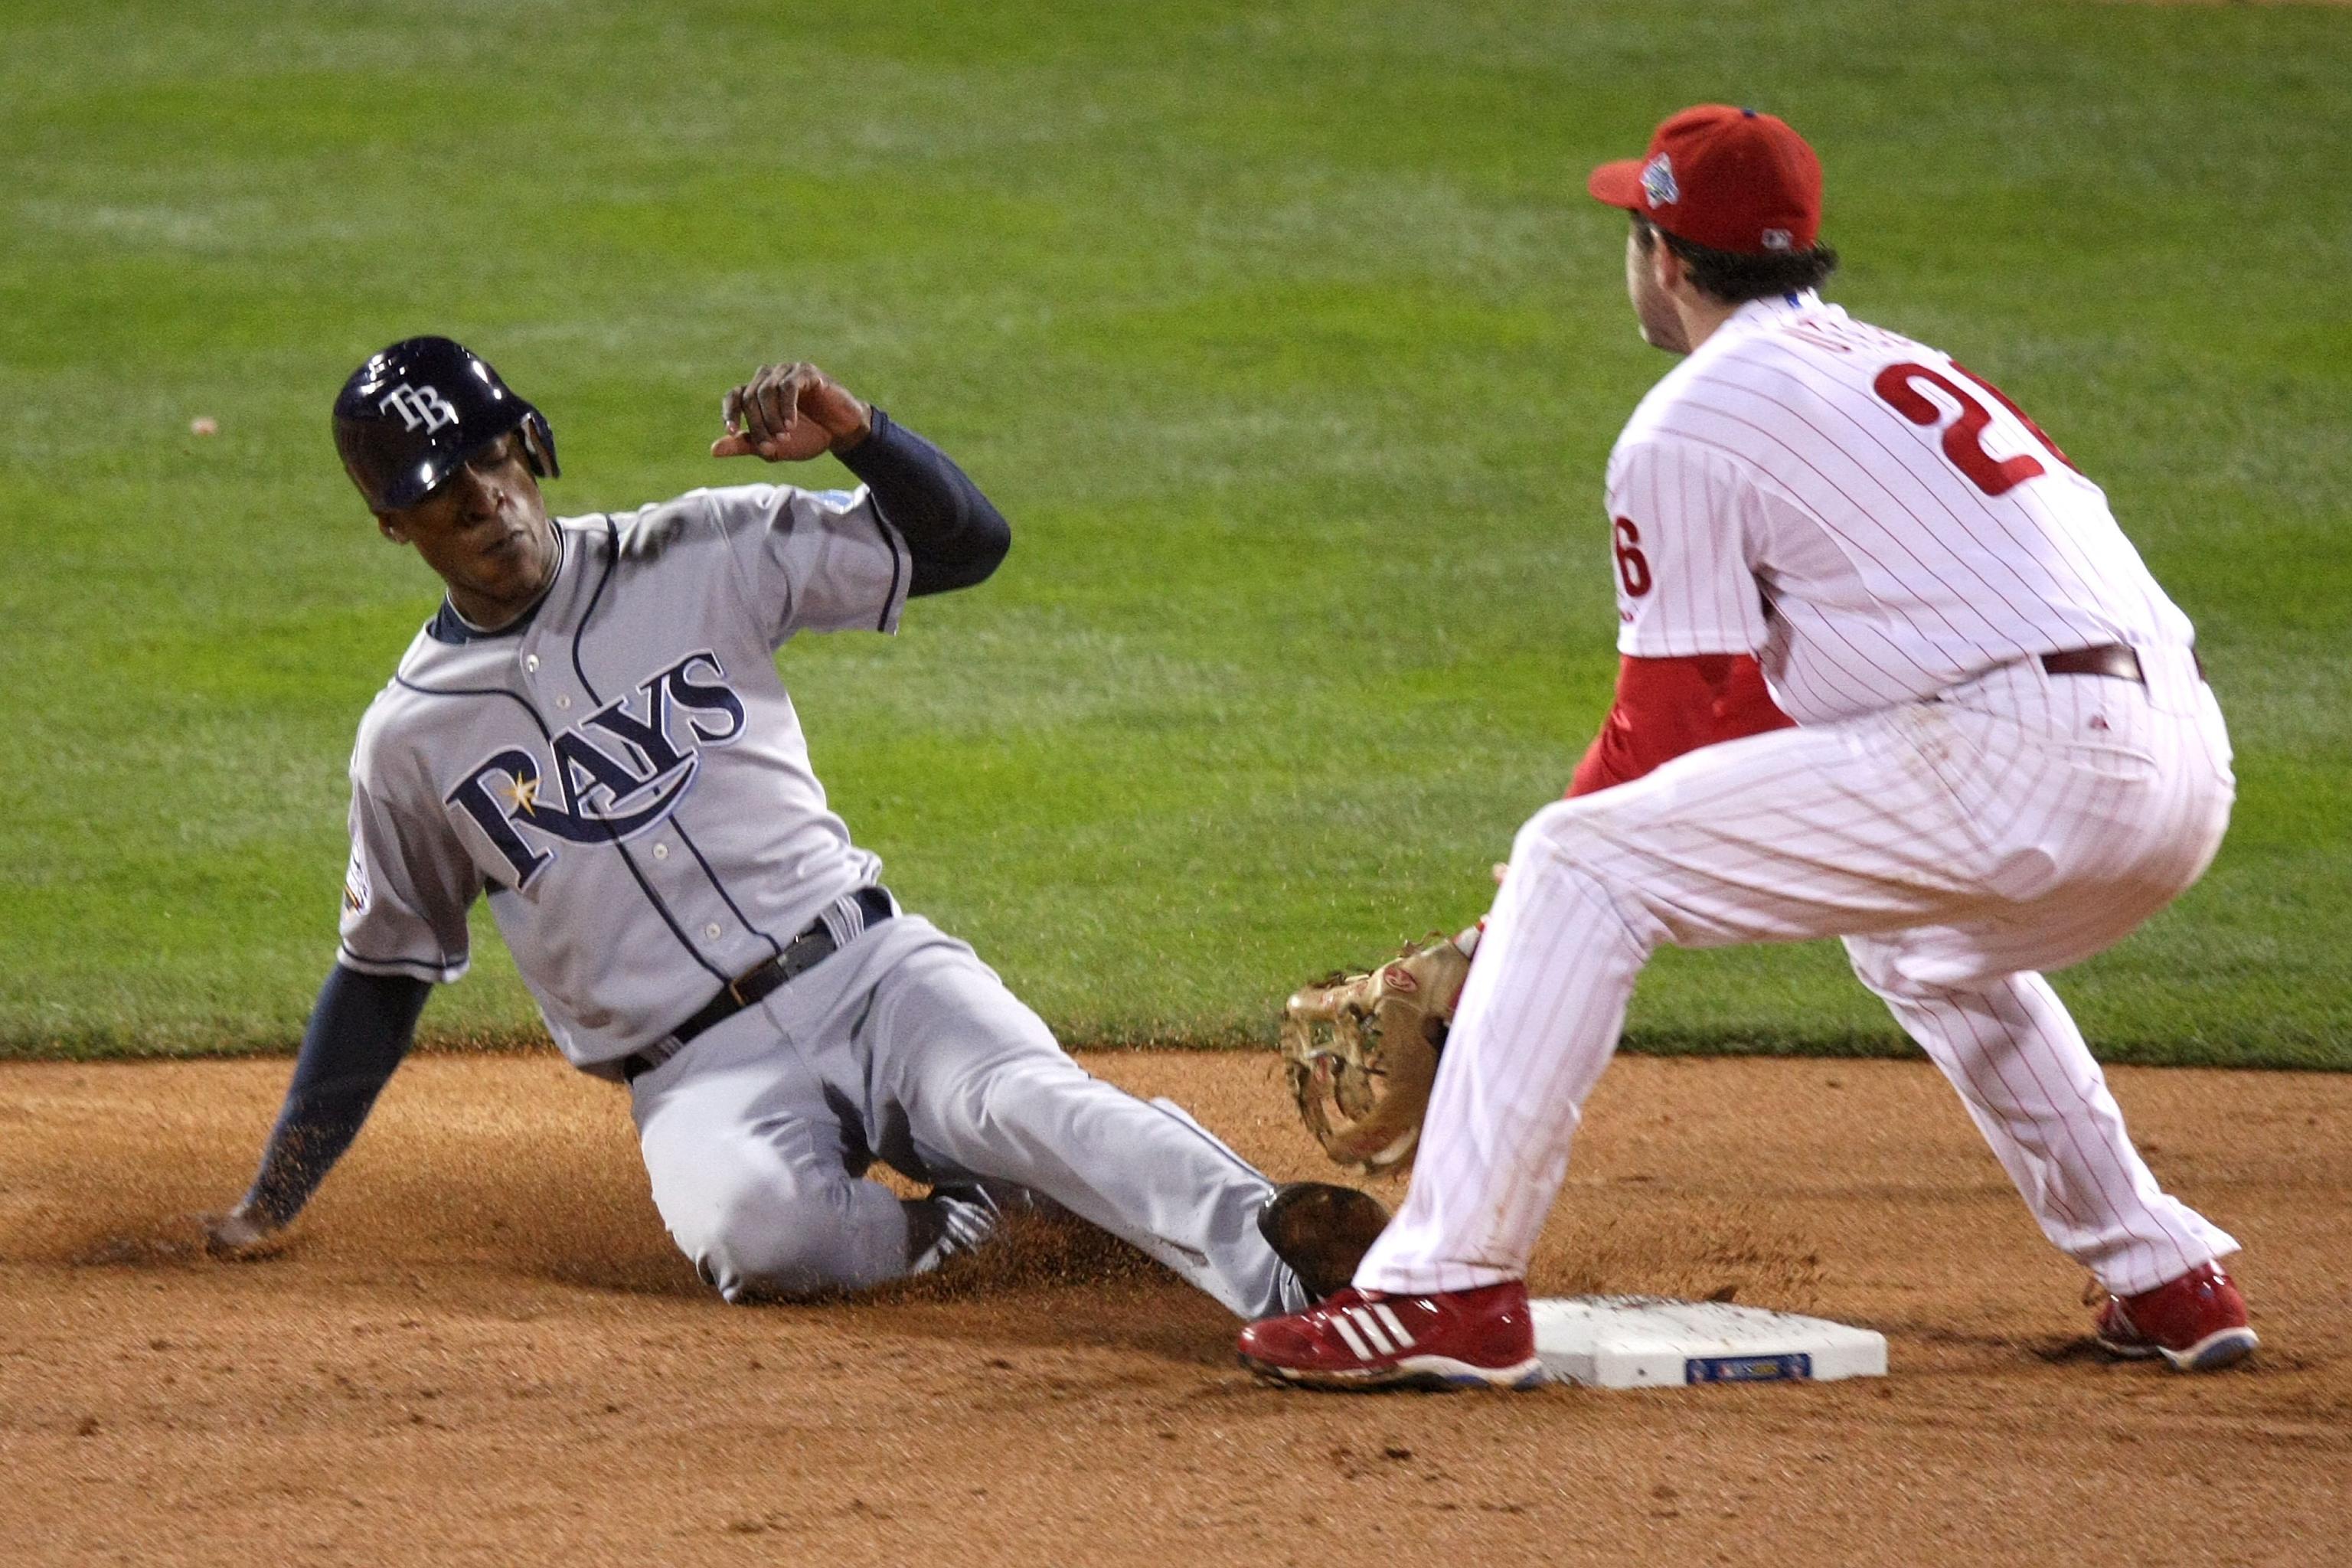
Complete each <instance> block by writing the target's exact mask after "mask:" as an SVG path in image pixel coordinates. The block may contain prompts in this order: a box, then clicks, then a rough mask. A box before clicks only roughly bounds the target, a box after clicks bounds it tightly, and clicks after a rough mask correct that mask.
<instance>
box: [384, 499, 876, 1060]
mask: <svg viewBox="0 0 2352 1568" xmlns="http://www.w3.org/2000/svg"><path fill="white" fill-rule="evenodd" d="M557 526H558V531H559V533H560V535H561V538H562V564H561V565H560V566H559V568H558V569H557V574H556V580H555V583H554V585H553V586H552V587H551V589H550V590H549V592H548V595H547V597H546V598H545V599H544V600H543V601H542V602H541V605H540V606H539V609H538V611H537V613H536V614H535V615H534V616H532V618H531V621H530V625H529V626H526V627H524V628H523V629H522V630H521V632H520V634H515V633H511V632H510V633H508V634H505V635H501V636H499V637H477V636H473V635H471V634H470V633H469V632H468V631H467V628H466V627H465V626H464V625H463V623H462V622H459V621H458V620H457V617H456V616H454V615H453V614H450V613H447V612H446V611H445V613H444V614H443V615H442V616H439V617H438V618H436V620H435V621H434V622H433V623H432V624H431V625H430V626H427V627H426V628H425V630H424V631H422V632H420V633H419V634H418V635H417V637H416V640H415V643H413V644H412V645H411V646H410V647H409V649H408V652H407V654H406V656H405V657H404V658H403V659H402V660H401V663H400V669H399V673H398V674H397V675H396V676H394V679H393V680H392V682H391V684H390V685H388V686H387V687H385V688H384V689H383V693H382V694H381V695H380V696H379V697H378V698H377V699H376V700H375V703H374V705H373V707H372V708H371V709H370V710H368V713H367V716H366V718H365V719H364V720H363V721H362V723H361V725H360V731H359V740H358V743H357V745H356V747H355V748H354V750H353V752H352V814H351V828H352V860H351V868H350V874H349V878H348V881H347V884H346V887H345V889H344V900H343V921H342V951H341V959H340V961H341V963H344V964H345V965H347V966H349V967H351V968H353V969H357V970H361V971H362V972H364V973H399V974H412V975H415V976H418V977H420V978H423V979H427V980H434V981H448V980H454V979H456V978H457V976H458V975H459V974H461V973H464V972H465V969H466V964H467V932H466V911H467V907H468V906H469V905H470V904H471V903H472V902H473V900H474V896H475V894H476V893H477V892H483V891H486V892H487V893H488V895H489V900H490V910H491V912H492V913H493V915H495V916H496V918H497V920H498V923H499V934H500V935H501V936H503V937H504V938H505V940H506V942H507V945H508V947H509V949H511V950H512V952H513V953H514V956H515V962H516V965H517V967H518V968H520V970H521V972H522V974H523V978H524V980H525V981H526V983H527V984H529V985H530V989H531V992H532V994H533V995H534V996H535V997H536V998H537V999H538V1001H539V1004H540V1006H541V1010H542V1011H543V1012H544V1013H545V1015H546V1017H547V1023H548V1027H549V1030H550V1032H551V1033H552V1034H553V1036H554V1037H555V1041H556V1044H557V1045H558V1046H559V1047H562V1051H563V1053H564V1055H565V1056H566V1057H567V1058H570V1059H571V1060H572V1063H573V1064H574V1065H576V1066H579V1067H582V1068H590V1069H592V1070H593V1069H595V1068H600V1067H605V1066H606V1065H607V1064H610V1063H612V1062H614V1061H615V1060H617V1059H618V1058H621V1057H624V1056H626V1055H627V1054H628V1053H629V1052H631V1051H632V1050H634V1049H635V1048H637V1047H641V1046H644V1045H645V1044H646V1043H647V1042H648V1041H651V1040H654V1039H657V1038H659V1037H661V1036H663V1035H664V1034H665V1033H667V1031H668V1030H669V1029H670V1028H671V1027H672V1026H675V1025H677V1023H678V1022H680V1021H681V1020H682V1019H683V1018H684V1017H685V1016H687V1015H688V1014H690V1013H692V1012H693V1011H694V1010H695V1008H696V1007H697V1006H698V1005H700V1004H701V1002H702V1001H703V999H704V998H706V997H708V996H709V995H710V994H712V993H713V992H715V991H716V990H718V989H719V987H721V986H723V985H725V984H727V983H728V982H729V981H730V980H731V979H733V978H734V977H735V976H736V975H738V974H740V973H744V972H745V971H746V970H749V969H751V968H752V967H753V966H754V965H756V964H758V963H761V962H762V961H763V960H766V959H768V958H771V957H772V956H774V955H775V954H776V953H778V952H781V951H782V946H783V944H784V943H786V942H790V941H791V940H792V938H793V935H794V933H796V932H798V931H801V930H802V929H803V927H805V926H806V925H808V923H809V922H810V921H812V920H813V919H814V918H815V917H816V915H817V914H818V912H819V911H820V910H824V909H825V908H826V907H827V906H828V905H830V904H832V903H834V902H835V900H838V899H839V898H841V896H842V895H843V894H845V893H847V892H850V891H853V890H855V889H858V888H861V887H865V886H867V885H869V884H871V883H872V882H874V881H875V880H876V879H877V876H878V874H879V868H880V862H879V861H878V860H877V859H876V858H875V857H874V856H872V855H869V854H867V853H866V852H865V851H864V850H861V849H859V848H857V847H856V846H855V845H853V844H852V843H851V842H850V838H849V833H848V830H847V828H846V827H845V826H843V824H842V821H841V819H840V818H839V817H838V816H835V815H834V813H833V812H832V811H831V810H830V809H829V808H828V807H827V806H826V804H825V796H824V786H823V785H822V784H819V783H818V782H817V778H816V775H815V773H814V772H812V771H811V769H810V767H809V759H808V747H807V744H806V742H804V740H803V737H802V733H801V724H800V718H799V715H798V714H797V713H796V712H795V711H794V710H793V701H792V698H791V696H790V695H789V694H788V693H787V692H786V691H785V689H784V686H783V682H782V680H781V679H778V676H777V673H776V668H775V662H774V658H773V654H774V650H775V649H776V648H777V647H780V646H782V643H783V642H784V641H785V640H786V639H788V638H789V637H792V636H793V634H794V633H795V632H800V631H837V630H843V629H847V628H852V627H862V628H865V629H867V630H875V631H885V632H887V631H892V630H895V629H896V627H897V625H898V613H899V610H900V608H901V606H902V605H904V604H905V602H906V592H907V583H908V556H907V550H906V546H905V544H904V543H903V542H901V541H900V540H899V538H898V533H897V532H896V531H894V530H893V529H892V528H891V527H890V525H889V524H888V523H887V522H886V521H883V519H882V517H881V515H880V513H879V512H878V511H877V509H876V507H875V506H874V504H873V501H872V500H871V499H870V497H869V496H868V494H867V492H866V491H864V490H862V489H861V490H859V491H857V492H856V493H855V494H844V493H841V492H838V491H834V492H825V493H814V492H811V491H807V490H801V489H791V488H789V487H779V486H772V485H746V486H741V487H738V488H733V489H708V490H696V491H694V492H692V493H691V494H688V495H685V496H681V497H679V498H678V499H677V500H672V501H668V502H666V503H663V504H661V505H657V506H648V507H646V508H645V509H643V510H640V511H638V512H636V513H635V515H625V516H620V517H614V516H599V517H589V518H580V519H569V520H564V521H561V522H559V523H558V525H557Z"/></svg>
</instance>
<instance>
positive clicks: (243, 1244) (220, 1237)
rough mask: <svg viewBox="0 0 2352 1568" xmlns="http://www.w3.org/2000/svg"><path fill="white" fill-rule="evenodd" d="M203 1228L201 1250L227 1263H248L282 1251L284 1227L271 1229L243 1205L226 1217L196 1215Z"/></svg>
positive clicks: (285, 1230)
mask: <svg viewBox="0 0 2352 1568" xmlns="http://www.w3.org/2000/svg"><path fill="white" fill-rule="evenodd" d="M197 1218H198V1220H199V1221H200V1222H201V1223H202V1224H203V1226H204V1227H205V1251H206V1252H208V1253H210V1254H212V1255H213V1256H214V1257H215V1258H220V1259H221V1260H222V1261H224V1262H228V1263H250V1262H253V1261H255V1260H257V1259H259V1258H272V1257H275V1256H277V1255H278V1253H280V1252H282V1251H284V1250H285V1248H286V1237H287V1229H288V1227H287V1226H282V1225H281V1226H273V1225H270V1224H268V1222H266V1221H264V1220H263V1219H262V1218H261V1217H260V1216H259V1215H255V1214H253V1213H251V1212H250V1211H248V1210H247V1208H246V1206H245V1205H243V1204H239V1205H237V1206H236V1207H235V1208H233V1209H231V1210H229V1211H228V1213H226V1214H208V1215H198V1216H197Z"/></svg>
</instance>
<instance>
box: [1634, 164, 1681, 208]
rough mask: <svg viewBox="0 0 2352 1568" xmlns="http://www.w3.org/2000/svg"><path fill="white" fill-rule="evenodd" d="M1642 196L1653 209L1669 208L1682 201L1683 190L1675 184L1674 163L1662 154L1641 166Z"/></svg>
mask: <svg viewBox="0 0 2352 1568" xmlns="http://www.w3.org/2000/svg"><path fill="white" fill-rule="evenodd" d="M1642 195H1643V196H1645V197H1647V198H1648V199H1649V203H1650V205H1652V206H1654V207H1670V206H1672V205H1675V203H1676V202H1678V201H1680V200H1682V199H1683V188H1682V186H1680V185H1678V184H1675V161H1674V160H1673V159H1672V158H1669V157H1667V156H1666V155H1665V154H1664V153H1659V154H1658V155H1657V156H1656V157H1654V158H1653V159H1651V160H1650V161H1649V162H1648V163H1644V164H1643V165H1642Z"/></svg>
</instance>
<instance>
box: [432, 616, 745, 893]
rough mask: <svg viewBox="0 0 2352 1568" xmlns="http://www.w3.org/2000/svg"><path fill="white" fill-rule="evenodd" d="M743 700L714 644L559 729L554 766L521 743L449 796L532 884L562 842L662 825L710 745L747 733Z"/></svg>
mask: <svg viewBox="0 0 2352 1568" xmlns="http://www.w3.org/2000/svg"><path fill="white" fill-rule="evenodd" d="M743 724H744V718H743V700H742V699H741V698H740V697H738V696H736V695H735V692H734V689H732V688H730V686H728V684H727V671H726V670H725V669H724V668H720V666H719V656H718V655H717V654H714V653H712V652H711V651H710V650H709V649H708V648H705V649H703V650H702V651H701V652H698V653H690V654H688V655H687V656H686V657H685V658H682V659H679V660H678V661H677V663H676V664H673V665H671V666H670V667H669V668H667V669H662V670H656V672H655V673H654V674H652V675H650V676H647V677H646V679H644V680H643V681H640V682H639V683H638V685H637V689H635V691H633V692H631V693H630V694H629V695H628V696H626V697H623V698H618V699H615V700H613V701H611V702H608V703H606V704H605V705H604V707H602V708H600V709H598V710H596V711H595V712H593V713H591V714H589V715H588V717H586V718H585V719H583V720H581V721H580V722H579V723H577V724H574V725H573V726H572V728H570V729H569V730H566V731H563V732H562V734H560V735H557V736H556V737H555V738H554V740H553V741H552V742H551V746H552V749H553V755H552V757H551V759H550V761H551V763H552V765H551V766H542V765H541V759H540V758H539V756H538V755H537V754H536V753H535V752H531V751H530V750H527V749H526V748H524V747H521V746H509V747H507V748H505V749H504V750H502V751H499V752H495V753H493V754H492V755H490V756H488V757H486V758H484V759H483V760H482V762H481V763H479V764H478V766H477V767H476V768H475V769H474V770H473V772H471V773H467V775H466V778H465V781H464V782H463V783H461V784H458V785H457V788H455V789H453V790H451V791H450V792H449V793H448V795H446V796H445V797H443V798H444V799H445V800H446V802H447V803H448V804H449V805H451V806H453V807H455V808H456V809H457V810H458V811H461V812H463V813H465V815H466V816H467V818H468V819H469V820H470V821H472V823H473V824H474V826H477V827H478V828H480V829H481V830H482V835H483V837H486V838H488V840H489V841H490V847H491V848H492V849H494V850H496V851H497V852H498V854H499V858H501V859H503V860H504V861H505V862H506V863H507V865H508V867H509V868H510V869H511V870H512V872H513V873H514V879H513V884H512V885H513V886H514V887H515V888H516V889H518V890H520V889H524V888H528V887H529V886H530V884H531V883H532V881H533V880H535V879H537V878H538V876H539V874H540V873H541V871H544V870H546V869H547V868H548V867H549V866H550V865H551V864H552V863H553V862H554V860H555V857H556V852H557V851H556V844H557V843H558V842H562V843H571V844H618V843H620V842H621V841H622V840H623V839H625V838H631V837H635V836H636V835H637V834H640V833H643V832H644V831H646V829H647V828H649V827H651V826H654V825H655V824H656V823H658V822H660V821H662V820H663V819H664V818H665V817H667V816H669V814H670V813H671V812H672V811H674V810H675V809H677V803H678V802H679V801H681V800H683V799H685V798H686V792H687V791H688V790H689V789H691V788H693V787H694V780H695V775H696V774H697V773H699V772H700V771H701V768H702V751H703V748H705V747H709V746H724V745H727V744H728V743H730V742H732V741H734V740H735V739H736V738H737V737H738V736H740V735H741V734H742V733H743Z"/></svg>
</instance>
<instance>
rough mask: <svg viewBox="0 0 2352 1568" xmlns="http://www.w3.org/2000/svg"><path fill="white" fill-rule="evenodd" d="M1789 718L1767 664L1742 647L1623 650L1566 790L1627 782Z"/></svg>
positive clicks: (1782, 725)
mask: <svg viewBox="0 0 2352 1568" xmlns="http://www.w3.org/2000/svg"><path fill="white" fill-rule="evenodd" d="M1793 722H1794V721H1793V720H1791V719H1790V717H1789V716H1788V715H1787V714H1785V713H1783V712H1781V711H1780V708H1779V707H1778V706H1777V705H1776V704H1775V703H1774V702H1773V700H1772V694H1771V693H1770V692H1769V691H1767V690H1766V689H1764V672H1763V671H1762V670H1761V669H1759V668H1757V665H1756V661H1755V660H1754V659H1752V658H1748V656H1747V655H1746V654H1727V653H1708V654H1694V655H1690V656H1687V657H1685V658H1625V659H1622V660H1620V661H1619V663H1618V667H1617V701H1616V705H1615V706H1614V707H1612V708H1611V709H1610V710H1609V717H1608V718H1607V719H1606V720H1604V721H1602V722H1601V733H1600V734H1598V735H1596V736H1595V737H1593V741H1592V749H1591V750H1590V751H1588V752H1585V753H1584V760H1583V761H1582V762H1580V763H1577V764H1576V775H1575V777H1574V779H1573V780H1571V781H1570V784H1569V786H1568V793H1569V795H1571V796H1574V795H1591V793H1592V792H1593V791H1595V790H1601V789H1607V788H1608V787H1609V786H1610V785H1612V784H1631V783H1632V782H1633V780H1635V779H1637V778H1640V777H1641V776H1642V775H1643V773H1648V772H1649V771H1650V770H1651V769H1653V768H1655V767H1658V766H1660V765H1661V764H1663V763H1670V762H1672V761H1674V760H1675V758H1676V757H1679V756H1681V755H1682V754H1683V753H1684V752H1695V751H1696V750H1698V749H1699V748H1700V747H1701V746H1712V745H1714V744H1715V743H1716V742H1717V741H1736V740H1738V739H1739V738H1740V737H1741V736H1743V735H1760V734H1763V733H1764V732H1765V731H1768V730H1785V729H1787V728H1788V727H1789V726H1790V724H1791V723H1793Z"/></svg>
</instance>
